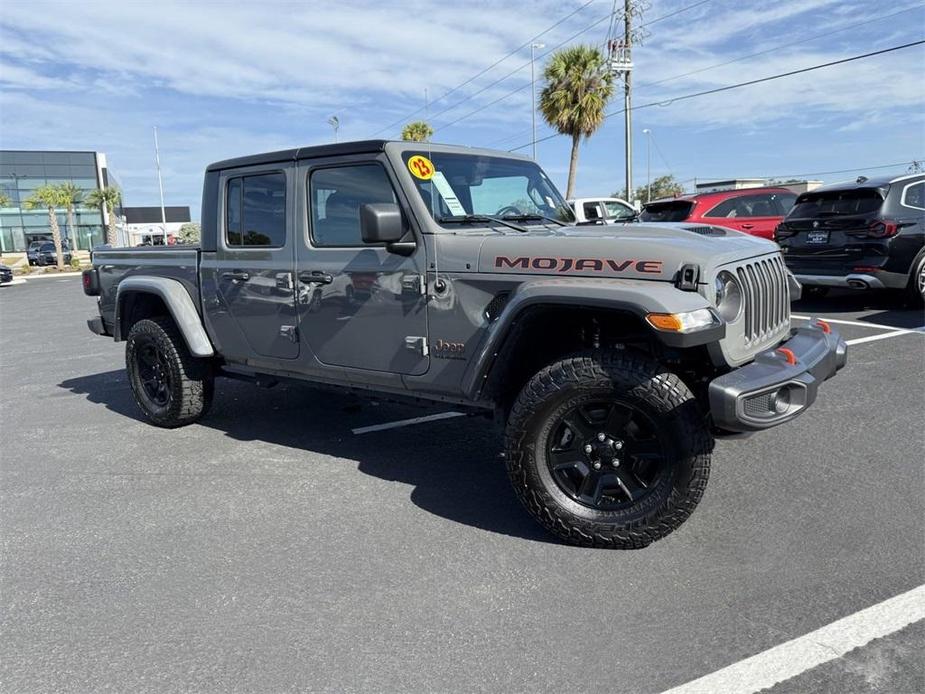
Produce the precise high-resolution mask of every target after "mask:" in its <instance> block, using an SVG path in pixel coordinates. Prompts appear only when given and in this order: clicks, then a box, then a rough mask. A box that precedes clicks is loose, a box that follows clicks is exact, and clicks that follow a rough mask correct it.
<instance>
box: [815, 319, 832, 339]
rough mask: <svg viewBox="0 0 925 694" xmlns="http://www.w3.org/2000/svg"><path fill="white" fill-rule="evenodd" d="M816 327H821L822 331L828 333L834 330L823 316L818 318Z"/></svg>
mask: <svg viewBox="0 0 925 694" xmlns="http://www.w3.org/2000/svg"><path fill="white" fill-rule="evenodd" d="M816 327H818V328H820V329H821V330H822V332H824V333H825V334H826V335H828V334H829V333H831V332H832V326H831V325H829V324H828V323H826V322H825V321H824V320H822V319H821V318H817V319H816Z"/></svg>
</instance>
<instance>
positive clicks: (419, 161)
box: [408, 154, 434, 181]
mask: <svg viewBox="0 0 925 694" xmlns="http://www.w3.org/2000/svg"><path fill="white" fill-rule="evenodd" d="M408 170H409V171H410V172H411V175H412V176H414V177H415V178H420V179H421V180H422V181H429V180H430V179H432V178H433V177H434V164H433V162H432V161H431V160H430V159H428V158H427V157H424V156H421V155H420V154H415V155H414V156H413V157H411V158H410V159H409V160H408Z"/></svg>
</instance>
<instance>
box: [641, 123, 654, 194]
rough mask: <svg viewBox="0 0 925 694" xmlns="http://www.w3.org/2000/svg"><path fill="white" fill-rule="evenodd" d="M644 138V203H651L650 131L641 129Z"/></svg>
mask: <svg viewBox="0 0 925 694" xmlns="http://www.w3.org/2000/svg"><path fill="white" fill-rule="evenodd" d="M642 132H643V133H644V134H645V136H646V202H652V131H651V130H649V129H648V128H643V129H642Z"/></svg>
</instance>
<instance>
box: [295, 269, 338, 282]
mask: <svg viewBox="0 0 925 694" xmlns="http://www.w3.org/2000/svg"><path fill="white" fill-rule="evenodd" d="M333 281H334V275H331V274H328V273H327V272H321V270H303V271H302V272H300V273H299V282H303V283H305V284H331V282H333Z"/></svg>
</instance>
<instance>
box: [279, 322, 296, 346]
mask: <svg viewBox="0 0 925 694" xmlns="http://www.w3.org/2000/svg"><path fill="white" fill-rule="evenodd" d="M279 336H280V337H285V338H286V339H287V340H289V341H290V342H298V341H299V331H298V329H296V327H295V326H294V325H281V326H279Z"/></svg>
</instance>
